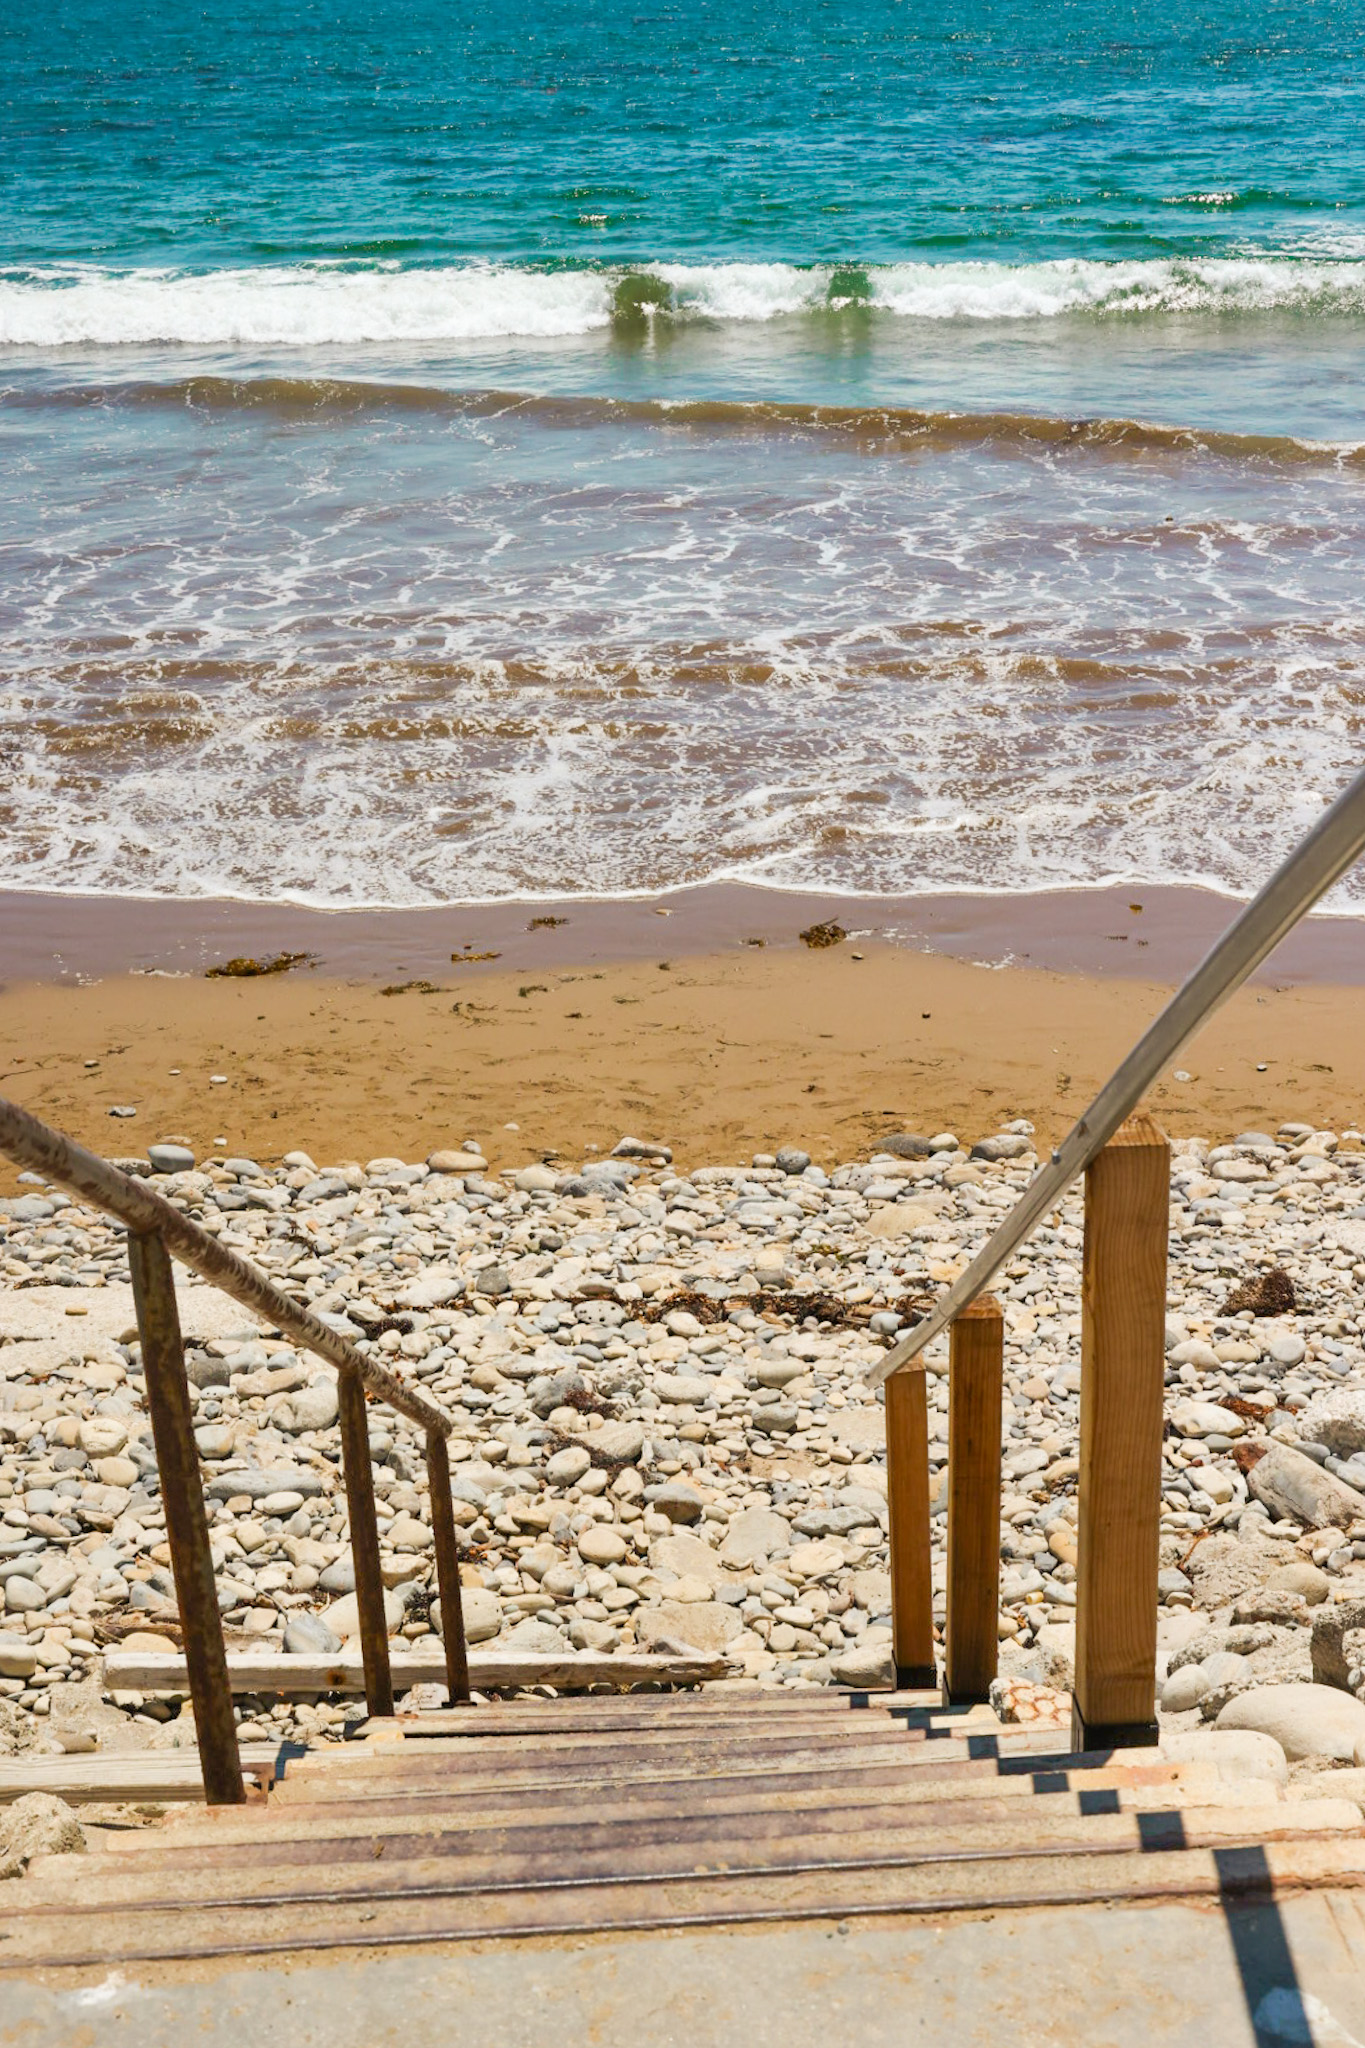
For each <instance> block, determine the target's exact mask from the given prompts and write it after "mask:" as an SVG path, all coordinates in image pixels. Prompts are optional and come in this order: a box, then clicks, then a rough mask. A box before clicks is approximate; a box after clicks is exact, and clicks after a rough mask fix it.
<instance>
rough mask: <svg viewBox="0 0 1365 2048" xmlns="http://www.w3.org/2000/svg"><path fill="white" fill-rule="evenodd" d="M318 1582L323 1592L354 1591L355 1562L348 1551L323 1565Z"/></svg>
mask: <svg viewBox="0 0 1365 2048" xmlns="http://www.w3.org/2000/svg"><path fill="white" fill-rule="evenodd" d="M318 1584H319V1586H320V1587H321V1588H322V1590H323V1592H324V1593H354V1591H355V1564H354V1562H353V1561H352V1558H351V1554H350V1552H349V1551H347V1552H346V1553H345V1555H344V1556H342V1557H338V1558H336V1559H335V1560H334V1561H333V1562H332V1563H331V1564H329V1565H324V1566H323V1569H322V1571H321V1573H320V1574H319V1576H318Z"/></svg>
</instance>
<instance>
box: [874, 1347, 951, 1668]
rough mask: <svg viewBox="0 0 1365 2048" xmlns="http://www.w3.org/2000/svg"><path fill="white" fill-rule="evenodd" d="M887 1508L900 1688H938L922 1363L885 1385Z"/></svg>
mask: <svg viewBox="0 0 1365 2048" xmlns="http://www.w3.org/2000/svg"><path fill="white" fill-rule="evenodd" d="M886 1504H887V1507H888V1509H889V1511H890V1552H891V1638H892V1655H893V1656H894V1658H895V1661H896V1686H897V1689H898V1690H911V1689H915V1690H922V1689H923V1688H925V1687H928V1686H933V1685H936V1684H937V1683H938V1676H937V1672H936V1670H935V1667H934V1593H933V1577H932V1574H931V1571H930V1564H929V1404H928V1398H927V1395H926V1392H925V1385H924V1365H923V1361H922V1360H920V1359H916V1360H915V1361H914V1363H913V1364H911V1365H907V1366H902V1368H901V1370H900V1371H899V1372H893V1373H892V1375H891V1377H890V1379H889V1380H888V1381H887V1382H886Z"/></svg>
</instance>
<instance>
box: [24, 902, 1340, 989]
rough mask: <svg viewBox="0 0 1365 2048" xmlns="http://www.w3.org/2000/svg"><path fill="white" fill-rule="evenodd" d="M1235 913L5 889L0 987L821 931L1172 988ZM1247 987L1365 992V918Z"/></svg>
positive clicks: (380, 975) (1083, 905)
mask: <svg viewBox="0 0 1365 2048" xmlns="http://www.w3.org/2000/svg"><path fill="white" fill-rule="evenodd" d="M1240 908H1241V905H1240V903H1239V902H1238V901H1235V900H1234V899H1232V898H1230V897H1226V896H1222V895H1220V894H1218V893H1217V892H1216V891H1214V890H1212V889H1200V888H1173V887H1166V886H1161V887H1155V888H1145V887H1143V886H1141V885H1138V884H1135V885H1133V886H1132V887H1108V886H1101V887H1096V888H1093V889H1058V890H1047V891H1039V892H1036V893H1033V894H1020V895H985V894H973V893H966V892H964V893H958V894H943V895H923V896H894V895H892V896H857V895H841V894H839V893H838V892H819V891H814V890H811V891H800V892H795V891H793V892H789V891H786V890H781V889H774V888H770V887H766V886H761V885H758V884H753V883H748V882H708V883H701V884H698V885H696V886H694V887H686V888H680V889H676V890H672V891H665V892H660V893H657V894H652V895H646V896H640V897H633V898H626V899H621V898H607V899H601V898H579V897H546V898H544V899H527V900H526V901H524V902H523V901H501V902H497V903H480V904H450V905H430V906H428V905H424V906H420V907H415V908H361V909H354V910H353V909H327V910H322V909H315V908H311V907H307V906H304V905H300V904H291V903H254V902H245V901H240V900H238V899H235V898H226V897H205V898H203V899H181V898H165V897H135V896H128V897H119V896H113V897H110V896H102V895H92V896H84V895H57V894H52V893H49V892H45V891H32V892H26V891H19V890H0V990H3V989H7V988H12V987H13V986H14V985H16V984H24V983H30V982H39V983H41V982H56V983H62V984H66V985H68V986H70V985H79V984H83V983H87V982H89V981H91V980H98V979H102V978H105V977H108V976H111V975H119V974H129V973H131V974H156V975H161V976H190V977H194V976H201V975H203V974H204V973H205V972H206V971H207V969H208V968H210V967H211V966H214V965H217V964H221V963H223V962H226V961H227V960H229V959H232V958H235V957H238V956H241V955H247V956H251V957H255V958H261V957H266V956H273V955H277V954H280V953H286V952H297V953H303V954H307V955H309V956H310V957H311V958H312V959H313V961H314V962H315V964H316V969H317V970H320V971H322V972H325V973H326V974H327V975H328V977H329V978H340V979H344V980H352V979H355V980H365V979H369V980H375V981H387V980H389V979H390V978H391V977H396V976H400V975H403V974H409V975H428V976H429V975H431V974H432V973H433V972H436V971H438V970H444V969H446V968H447V967H448V966H449V964H450V956H451V953H452V951H453V950H454V949H456V948H458V949H460V950H462V951H468V952H469V953H472V954H490V953H491V954H496V956H497V959H496V961H495V960H492V959H485V960H479V959H475V960H469V961H463V962H461V973H462V976H467V975H468V974H470V973H482V972H489V971H516V972H519V973H523V972H526V971H528V970H530V969H534V968H543V967H553V968H562V967H586V966H598V965H604V964H606V965H617V964H623V963H628V962H634V961H640V960H647V959H652V958H653V957H655V955H656V954H657V953H658V952H659V950H660V948H661V947H662V948H663V949H664V950H666V951H667V952H671V953H673V954H675V955H686V956H687V957H698V956H704V955H712V954H721V953H724V952H725V951H727V950H730V949H732V948H733V949H735V950H743V949H746V948H748V949H752V950H754V951H759V950H779V951H781V950H794V951H799V950H801V947H800V940H799V936H798V935H799V933H800V932H801V931H802V930H803V929H805V928H807V927H808V926H810V925H812V924H820V923H825V922H827V921H829V920H833V921H835V922H837V923H839V924H840V925H842V926H843V927H844V929H845V931H846V932H847V933H848V935H849V937H850V939H852V940H853V941H855V942H858V941H868V942H872V943H875V944H878V945H883V944H884V945H890V946H893V947H895V948H897V949H902V950H906V951H910V952H915V953H930V954H933V955H937V956H939V957H942V958H945V959H952V960H960V961H967V962H971V963H973V964H977V965H986V966H992V967H1006V966H1009V967H1021V968H1034V969H1041V970H1045V971H1050V972H1054V973H1061V974H1080V975H1098V976H1102V977H1104V978H1106V979H1107V978H1110V977H1115V976H1117V977H1120V978H1124V979H1138V980H1144V981H1153V982H1158V983H1162V984H1167V983H1169V984H1171V985H1175V984H1176V983H1178V982H1179V981H1181V980H1183V978H1184V977H1185V975H1186V974H1187V973H1188V972H1189V971H1190V969H1191V968H1193V967H1194V966H1195V964H1196V963H1197V961H1198V960H1199V959H1200V958H1202V956H1203V954H1204V953H1205V952H1207V950H1208V948H1209V947H1210V946H1211V945H1212V944H1213V943H1214V941H1215V940H1216V939H1217V938H1218V937H1219V935H1220V934H1221V933H1222V932H1223V931H1224V930H1225V929H1226V928H1227V926H1228V925H1229V924H1231V922H1232V920H1233V919H1234V917H1235V916H1236V915H1237V913H1238V911H1239V909H1240ZM551 920H552V921H553V922H550V921H551ZM1253 981H1254V982H1255V983H1256V984H1257V985H1260V986H1267V987H1275V988H1290V987H1304V986H1309V985H1324V986H1333V987H1342V988H1352V987H1362V986H1365V921H1363V920H1362V919H1360V918H1354V917H1345V916H1339V915H1336V914H1324V915H1319V916H1313V917H1310V918H1308V919H1306V920H1305V922H1304V923H1303V924H1302V925H1300V926H1299V927H1298V929H1297V930H1295V931H1294V932H1292V933H1290V935H1289V937H1288V938H1286V939H1285V941H1284V942H1283V944H1282V945H1281V946H1280V947H1279V948H1278V949H1277V950H1276V952H1275V954H1274V955H1273V956H1272V958H1271V960H1269V961H1268V962H1267V963H1266V965H1265V966H1264V967H1262V968H1261V969H1260V970H1259V971H1258V973H1257V974H1256V975H1255V976H1254V977H1253Z"/></svg>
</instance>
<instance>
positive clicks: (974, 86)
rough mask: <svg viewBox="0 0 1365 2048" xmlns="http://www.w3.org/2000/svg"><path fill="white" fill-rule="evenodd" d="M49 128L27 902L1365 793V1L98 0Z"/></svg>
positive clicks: (11, 495)
mask: <svg viewBox="0 0 1365 2048" xmlns="http://www.w3.org/2000/svg"><path fill="white" fill-rule="evenodd" d="M0 144H3V147H0V475H2V476H3V480H4V489H3V492H0V873H3V875H4V877H5V883H4V886H5V887H6V888H9V889H19V890H32V891H59V892H71V893H76V892H80V893H87V892H98V893H101V894H105V895H128V896H168V895H175V896H178V897H182V898H184V897H189V898H196V897H202V898H210V897H237V898H247V899H254V900H263V901H275V902H297V903H304V904H311V905H318V906H328V907H340V906H359V905H409V906H412V905H422V904H441V903H476V902H498V901H503V900H521V899H529V898H536V899H542V898H546V897H552V896H558V895H563V896H575V895H577V896H594V897H613V896H617V897H626V896H632V895H637V894H641V893H645V892H655V891H661V890H667V889H672V888H678V887H682V886H685V885H695V884H698V883H704V882H707V881H712V880H727V881H734V880H746V881H750V882H756V883H763V884H767V885H769V886H773V887H778V888H784V889H789V890H803V891H809V890H829V891H834V892H840V893H845V894H846V893H848V892H861V893H866V894H867V895H868V896H870V897H876V896H878V895H891V894H894V895H898V896H905V895H915V894H932V893H938V892H945V891H973V890H980V891H989V892H996V893H1019V892H1025V891H1038V890H1049V889H1058V888H1077V887H1091V886H1097V885H1112V884H1115V883H1122V884H1125V885H1127V884H1133V885H1137V884H1144V885H1149V886H1150V885H1158V884H1198V885H1202V886H1206V887H1209V888H1214V889H1218V890H1221V891H1225V892H1228V893H1232V894H1245V893H1247V892H1248V891H1249V890H1250V889H1251V888H1252V887H1253V886H1254V884H1255V883H1256V882H1257V881H1258V880H1259V879H1260V878H1261V877H1262V876H1263V874H1264V873H1265V871H1266V870H1267V868H1268V866H1269V865H1270V863H1271V862H1272V861H1273V860H1274V859H1275V858H1276V857H1277V856H1278V855H1280V854H1282V853H1283V852H1284V851H1286V850H1287V849H1288V847H1289V845H1290V844H1291V843H1292V841H1293V839H1294V837H1295V836H1296V835H1297V834H1298V833H1299V832H1300V831H1301V830H1303V829H1304V828H1305V827H1306V826H1307V824H1308V823H1309V822H1310V821H1311V820H1312V818H1313V817H1314V816H1315V815H1316V813H1317V810H1318V808H1319V807H1320V805H1321V803H1322V801H1323V800H1324V798H1325V797H1327V796H1330V795H1332V794H1334V793H1335V791H1336V790H1337V789H1338V788H1339V787H1340V785H1341V784H1342V783H1343V782H1344V781H1345V780H1346V779H1347V777H1348V775H1349V774H1350V773H1352V772H1353V771H1354V770H1355V769H1356V768H1357V767H1358V766H1359V765H1360V760H1361V752H1362V699H1363V696H1365V595H1363V588H1362V586H1363V581H1365V579H1363V577H1362V567H1363V565H1365V407H1363V401H1365V355H1363V354H1362V341H1365V5H1362V4H1361V0H1354V4H1325V0H1309V4H1296V5H1294V6H1289V5H1285V4H1280V0H1255V4H1253V0H1233V4H1224V5H1222V6H1220V7H1217V8H1214V7H1212V6H1209V5H1207V4H1199V0H1195V4H1185V5H1181V6H1175V5H1172V4H1171V0H1160V4H1157V5H1154V6H1149V7H1145V8H1141V9H1139V8H1136V7H1134V6H1130V5H1120V4H1117V0H1097V4H1092V5H1089V6H1087V7H1085V8H1080V7H1077V6H1074V5H1053V6H1050V7H1046V8H1045V7H1042V6H1040V5H1038V4H1037V0H1032V4H1025V0H994V4H975V5H966V4H960V0H959V4H943V0H921V4H919V5H917V6H915V7H913V8H912V7H910V6H908V5H904V4H900V0H843V4H841V5H839V6H837V7H835V6H832V5H824V4H817V0H804V4H792V0H787V4H782V0H777V4H772V0H769V4H765V5H759V4H757V0H709V4H707V0H691V4H688V5H687V6H685V7H684V6H681V5H677V6H670V5H656V6H653V7H649V8H643V9H642V10H641V11H640V12H638V13H625V12H622V11H621V10H619V9H615V8H608V7H606V6H603V5H601V4H598V0H576V4H574V5H572V6H571V5H569V4H567V0H523V4H522V5H520V6H519V7H517V8H515V9H502V10H494V9H489V8H487V7H477V8H476V7H471V6H468V5H467V4H442V5H440V6H436V5H434V4H431V0H411V4H405V5H403V6H401V7H399V6H396V5H393V4H388V0H370V4H362V0H326V4H322V0H316V4H305V0H272V4H270V5H267V4H264V0H238V4H235V5H234V6H232V7H228V6H226V5H214V4H207V5H206V4H202V0H200V4H195V5H189V4H186V0H159V4H156V5H152V4H150V0H124V4H122V5H121V6H119V7H118V8H111V7H109V6H107V5H101V6H97V5H95V4H94V0H50V4H48V5H47V6H46V7H44V8H43V9H41V10H39V9H26V10H19V9H12V10H8V11H7V12H6V14H5V17H4V19H3V20H0ZM1332 900H1333V902H1334V904H1335V907H1336V908H1338V909H1347V910H1353V911H1358V912H1362V913H1365V879H1361V878H1357V879H1356V880H1354V881H1348V882H1347V883H1345V884H1343V885H1342V887H1341V888H1340V889H1339V890H1338V891H1337V892H1336V894H1335V896H1334V898H1333V899H1332Z"/></svg>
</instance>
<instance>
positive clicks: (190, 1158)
mask: <svg viewBox="0 0 1365 2048" xmlns="http://www.w3.org/2000/svg"><path fill="white" fill-rule="evenodd" d="M147 1158H148V1162H149V1163H150V1164H151V1165H152V1166H154V1167H155V1168H156V1171H157V1172H158V1173H190V1172H192V1171H193V1169H194V1154H193V1152H191V1151H190V1149H189V1146H188V1145H149V1146H148V1147H147Z"/></svg>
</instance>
